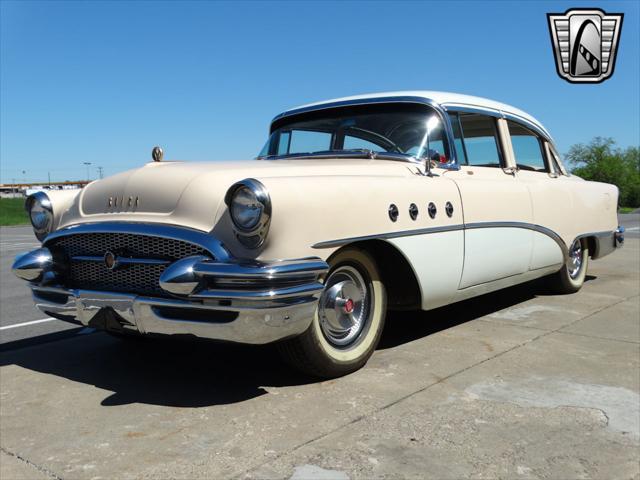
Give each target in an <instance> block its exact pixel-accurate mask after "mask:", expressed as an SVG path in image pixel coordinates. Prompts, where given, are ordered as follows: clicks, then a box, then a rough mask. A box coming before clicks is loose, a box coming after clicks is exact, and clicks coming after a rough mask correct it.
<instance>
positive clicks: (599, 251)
mask: <svg viewBox="0 0 640 480" xmlns="http://www.w3.org/2000/svg"><path fill="white" fill-rule="evenodd" d="M479 228H523V229H526V230H533V231H534V232H539V233H542V234H544V235H546V236H547V237H549V238H551V239H552V240H553V241H554V242H556V243H557V244H558V247H560V250H561V251H562V257H563V258H564V261H565V262H566V261H567V259H568V258H569V249H568V247H567V244H566V243H565V242H564V240H563V239H562V237H561V236H560V235H558V234H557V233H556V232H554V231H553V230H551V229H550V228H547V227H543V226H542V225H536V224H533V223H526V222H473V223H467V224H464V225H463V224H456V225H445V226H441V227H430V228H420V229H416V230H402V231H399V232H388V233H380V234H374V235H362V236H359V237H348V238H341V239H336V240H327V241H324V242H318V243H316V244H314V245H312V246H311V248H318V249H320V248H334V247H341V246H343V245H347V244H349V243H355V242H362V241H366V240H388V239H391V238H400V237H410V236H413V235H428V234H433V233H442V232H454V231H457V230H474V229H479ZM620 228H622V231H621V232H619V230H616V231H604V232H589V233H583V234H581V235H578V236H577V237H576V238H575V239H574V241H575V240H579V239H581V238H587V237H593V238H595V240H596V250H595V252H592V253H591V255H592V257H593V258H594V259H598V258H601V257H603V256H604V255H606V254H608V253H611V252H612V251H613V250H614V249H615V247H617V246H619V245H621V244H622V242H624V228H623V227H618V229H620ZM618 232H619V233H618ZM620 235H621V236H622V241H620V240H617V238H618V236H620ZM609 240H611V241H610V242H609ZM572 243H573V242H572ZM609 243H611V248H609V247H608V245H609Z"/></svg>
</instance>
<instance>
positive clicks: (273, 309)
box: [32, 286, 317, 344]
mask: <svg viewBox="0 0 640 480" xmlns="http://www.w3.org/2000/svg"><path fill="white" fill-rule="evenodd" d="M32 294H33V300H34V302H35V304H36V307H38V308H39V309H40V310H42V311H43V312H44V313H45V314H46V315H49V316H52V317H55V318H58V319H60V320H65V321H70V322H74V323H79V324H82V325H85V326H88V327H94V328H98V329H104V330H116V331H118V330H120V331H131V332H138V333H145V334H146V333H152V334H164V335H180V334H182V335H193V336H196V337H201V338H208V339H213V340H224V341H230V342H239V343H249V344H264V343H270V342H274V341H276V340H280V339H283V338H287V337H292V336H295V335H298V334H300V333H303V332H304V331H305V330H306V329H307V328H309V326H310V324H311V320H312V318H313V315H314V312H315V308H316V303H317V300H316V299H315V298H314V299H313V300H311V299H310V298H309V299H306V300H305V301H303V302H299V303H294V304H291V305H283V306H273V305H270V306H265V307H263V308H260V307H259V306H255V307H242V308H241V307H237V308H236V307H233V306H228V307H221V306H219V305H210V304H207V303H202V302H194V301H190V300H180V299H167V298H154V297H143V296H136V295H126V294H119V293H114V292H96V291H89V290H74V289H73V290H69V289H62V288H53V287H39V286H32Z"/></svg>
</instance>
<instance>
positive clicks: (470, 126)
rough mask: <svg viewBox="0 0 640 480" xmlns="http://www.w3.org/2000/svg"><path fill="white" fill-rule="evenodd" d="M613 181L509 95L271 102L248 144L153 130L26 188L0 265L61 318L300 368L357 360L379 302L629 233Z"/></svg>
mask: <svg viewBox="0 0 640 480" xmlns="http://www.w3.org/2000/svg"><path fill="white" fill-rule="evenodd" d="M617 201H618V190H617V188H616V187H615V186H613V185H608V184H603V183H596V182H587V181H584V180H582V179H580V178H578V177H576V176H574V175H571V174H570V173H569V172H568V171H567V170H566V168H565V167H564V166H563V163H562V161H561V159H560V156H559V155H558V153H557V150H556V147H555V146H554V142H553V139H552V138H551V136H550V135H549V133H548V132H547V130H546V129H545V128H544V127H543V126H542V124H541V123H540V122H538V121H537V120H536V119H535V118H533V117H532V116H530V115H528V114H527V113H525V112H523V111H521V110H518V109H517V108H514V107H511V106H509V105H505V104H503V103H498V102H495V101H491V100H487V99H483V98H477V97H470V96H467V95H459V94H452V93H444V92H428V91H419V92H396V93H383V94H376V95H364V96H356V97H349V98H342V99H337V100H331V101H327V102H321V103H316V104H311V105H306V106H302V107H298V108H295V109H292V110H288V111H286V112H284V113H282V114H280V115H278V116H276V117H275V118H274V119H273V121H272V122H271V126H270V136H269V138H268V140H267V142H266V144H265V146H264V148H263V150H262V151H261V152H260V154H259V155H258V156H257V158H256V159H255V160H252V161H246V162H233V163H222V162H211V163H185V162H178V161H165V160H163V158H162V150H161V149H160V148H158V147H156V148H154V150H153V161H151V162H149V163H148V164H146V165H144V166H142V167H141V168H137V169H134V170H130V171H127V172H123V173H120V174H117V175H114V176H112V177H109V178H105V179H102V180H98V181H95V182H93V183H91V184H89V185H88V186H87V187H85V188H84V189H82V190H81V191H68V190H65V191H46V192H38V193H36V194H34V195H31V196H30V197H28V198H27V201H26V208H27V210H28V212H29V215H30V217H31V222H32V224H33V229H34V232H35V235H36V236H37V237H38V239H39V240H40V241H41V242H42V246H41V247H40V248H38V249H37V250H34V251H32V252H28V253H25V254H23V255H21V256H19V257H18V258H17V259H16V260H15V263H14V265H13V271H14V272H15V274H16V275H17V276H18V277H20V278H22V279H24V280H25V281H27V282H28V284H29V287H30V288H31V290H32V292H33V298H34V301H35V304H36V306H37V307H38V308H39V309H40V310H42V311H43V312H45V313H46V314H47V315H50V316H52V317H55V318H58V319H61V320H66V321H69V322H75V323H80V324H82V325H86V326H91V327H94V328H98V329H103V330H106V331H107V332H109V333H110V334H113V335H115V336H118V337H120V338H122V337H126V338H131V337H139V336H143V335H191V336H195V337H203V338H208V339H215V340H223V341H231V342H240V343H249V344H265V343H271V342H276V343H277V346H278V349H279V351H280V352H281V353H282V354H283V356H284V358H285V359H286V360H287V361H288V362H289V363H290V364H291V365H292V366H294V367H295V368H298V369H301V370H303V371H304V372H307V373H310V374H312V375H315V376H319V377H335V376H340V375H344V374H347V373H350V372H353V371H355V370H357V369H358V368H360V367H361V366H363V365H364V364H365V362H366V361H367V360H368V358H369V357H370V356H371V355H372V353H373V351H374V350H375V348H376V345H377V343H378V341H379V339H380V336H381V334H382V330H383V327H384V323H385V317H386V314H387V311H388V310H407V309H422V310H431V309H434V308H437V307H441V306H443V305H447V304H450V303H453V302H457V301H460V300H464V299H467V298H470V297H473V296H477V295H481V294H484V293H487V292H491V291H494V290H499V289H502V288H505V287H509V286H511V285H514V284H518V283H522V282H526V281H529V280H532V279H534V278H539V277H546V280H547V282H548V285H549V286H550V287H551V288H553V289H554V290H555V291H556V292H558V293H572V292H576V291H577V290H579V289H580V287H581V286H582V284H583V282H584V280H585V275H586V272H587V268H588V265H589V262H590V261H591V260H595V259H598V258H600V257H603V256H604V255H607V254H609V253H611V252H612V251H613V250H615V248H616V247H620V246H621V245H622V243H623V240H624V237H623V229H622V228H621V227H618V226H617V215H616V213H617ZM424 318H425V321H429V320H428V318H429V316H428V315H425V317H424Z"/></svg>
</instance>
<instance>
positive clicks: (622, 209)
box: [618, 207, 638, 213]
mask: <svg viewBox="0 0 640 480" xmlns="http://www.w3.org/2000/svg"><path fill="white" fill-rule="evenodd" d="M637 209H638V207H620V208H619V209H618V213H631V212H633V211H634V210H637Z"/></svg>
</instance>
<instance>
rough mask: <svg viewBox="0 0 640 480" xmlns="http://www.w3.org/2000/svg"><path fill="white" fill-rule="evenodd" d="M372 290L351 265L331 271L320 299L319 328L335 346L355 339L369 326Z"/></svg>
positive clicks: (348, 343)
mask: <svg viewBox="0 0 640 480" xmlns="http://www.w3.org/2000/svg"><path fill="white" fill-rule="evenodd" d="M371 297H372V294H371V292H369V288H368V287H367V283H366V281H365V279H364V277H363V276H362V275H361V274H360V272H358V270H357V269H356V268H354V267H352V266H350V265H343V266H340V267H338V268H336V269H335V270H334V271H333V272H331V273H330V274H329V277H328V278H327V280H326V282H325V288H324V291H323V292H322V295H321V296H320V302H319V303H318V317H319V320H320V328H321V329H322V333H323V334H324V336H325V338H326V339H327V340H328V341H329V343H331V344H332V345H334V346H336V347H346V346H349V345H350V344H352V343H354V342H355V341H357V340H358V338H359V337H360V334H361V333H362V332H363V331H364V330H366V329H367V328H368V326H369V323H370V322H369V319H370V316H371V305H372V298H371Z"/></svg>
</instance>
